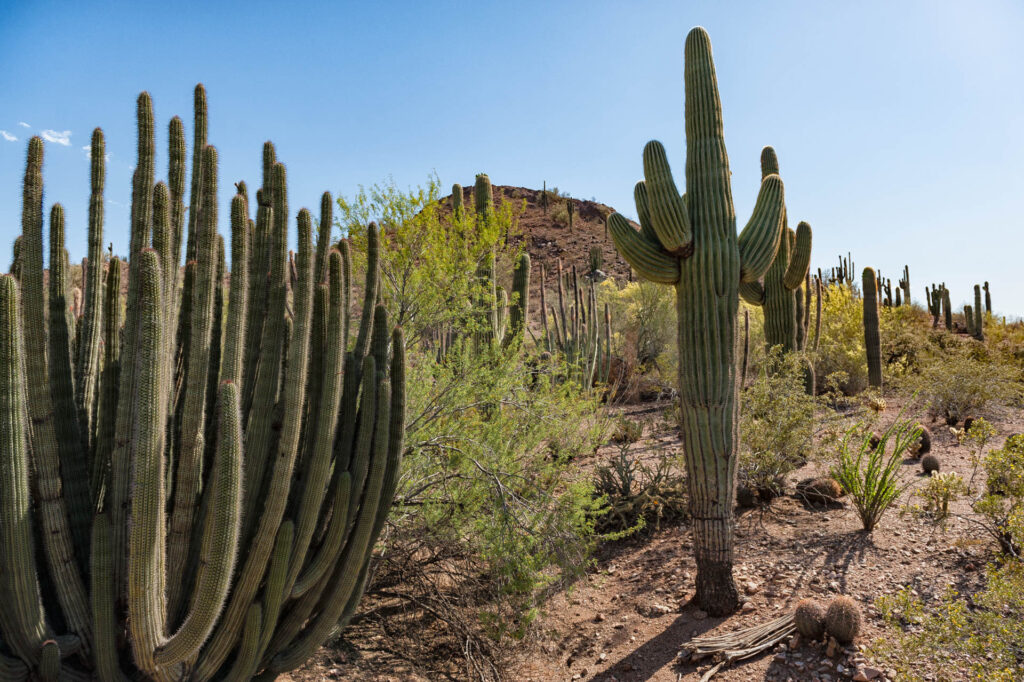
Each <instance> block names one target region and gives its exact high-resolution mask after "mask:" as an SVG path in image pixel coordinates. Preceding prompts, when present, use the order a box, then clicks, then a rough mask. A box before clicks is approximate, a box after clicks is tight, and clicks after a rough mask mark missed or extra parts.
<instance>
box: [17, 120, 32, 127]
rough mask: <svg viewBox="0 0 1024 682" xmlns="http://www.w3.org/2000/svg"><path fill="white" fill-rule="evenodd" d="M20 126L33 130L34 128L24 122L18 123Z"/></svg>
mask: <svg viewBox="0 0 1024 682" xmlns="http://www.w3.org/2000/svg"><path fill="white" fill-rule="evenodd" d="M18 125H20V126H21V127H22V128H31V127H32V126H30V125H29V124H27V123H25V122H24V121H18Z"/></svg>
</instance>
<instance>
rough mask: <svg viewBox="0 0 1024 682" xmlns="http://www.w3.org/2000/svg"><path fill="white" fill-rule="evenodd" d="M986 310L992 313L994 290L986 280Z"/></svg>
mask: <svg viewBox="0 0 1024 682" xmlns="http://www.w3.org/2000/svg"><path fill="white" fill-rule="evenodd" d="M983 288H984V289H985V312H986V313H988V314H990V315H991V314H992V292H990V291H989V290H988V282H985V286H984V287H983Z"/></svg>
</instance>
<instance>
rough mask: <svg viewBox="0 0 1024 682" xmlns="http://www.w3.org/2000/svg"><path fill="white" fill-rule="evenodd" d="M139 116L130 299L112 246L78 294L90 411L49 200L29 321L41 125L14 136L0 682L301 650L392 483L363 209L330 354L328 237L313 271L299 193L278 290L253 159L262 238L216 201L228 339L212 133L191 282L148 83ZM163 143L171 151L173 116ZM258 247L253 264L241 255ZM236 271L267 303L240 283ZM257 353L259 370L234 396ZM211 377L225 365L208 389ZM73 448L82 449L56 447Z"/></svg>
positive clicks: (177, 673) (383, 363)
mask: <svg viewBox="0 0 1024 682" xmlns="http://www.w3.org/2000/svg"><path fill="white" fill-rule="evenodd" d="M200 90H201V88H197V102H198V101H199V100H200V96H199V95H200V94H201V93H200ZM201 99H202V101H203V103H204V104H203V108H202V115H203V116H204V117H205V95H203V96H202V97H201ZM198 113H199V107H197V114H198ZM137 115H138V129H139V135H138V162H137V164H136V171H135V174H134V178H133V191H132V208H131V217H132V220H131V239H130V247H129V260H128V304H127V305H123V303H122V301H121V300H120V279H121V274H122V273H121V262H120V261H119V260H118V259H116V258H113V259H111V261H110V266H109V268H108V272H107V280H106V286H105V287H103V286H101V285H99V284H97V283H96V282H95V281H91V282H89V284H88V288H87V290H88V291H89V293H92V294H95V293H96V292H97V291H101V292H102V296H101V297H99V298H98V299H97V297H95V296H93V295H89V294H88V293H87V295H86V301H85V307H86V309H85V312H84V314H83V316H84V319H92V320H94V321H98V323H99V325H100V330H102V336H103V347H104V353H103V359H102V362H96V363H94V364H93V367H92V369H91V370H88V371H91V372H92V373H93V376H92V377H91V381H92V385H93V389H94V391H95V393H96V395H97V396H98V398H97V400H98V402H97V406H96V408H95V411H94V412H93V415H92V417H91V425H90V418H89V417H88V416H86V417H83V416H82V410H81V409H80V406H79V405H78V404H76V399H77V396H78V395H79V394H80V391H77V390H76V389H77V386H75V385H74V383H75V382H77V381H79V376H80V375H76V374H74V373H72V371H71V367H72V365H71V360H70V352H69V351H68V346H67V343H66V340H67V333H68V328H69V323H68V321H67V319H66V306H65V307H62V308H61V309H60V310H58V309H57V308H58V305H61V306H62V305H63V303H62V301H61V300H60V299H62V298H63V294H62V291H64V290H65V286H66V284H65V282H64V280H65V276H64V275H65V271H66V263H65V259H64V236H63V212H62V210H61V209H60V207H59V205H57V206H55V207H54V209H53V211H52V213H51V221H52V222H51V232H50V241H51V243H50V253H51V261H50V293H51V296H50V304H51V306H52V308H51V310H50V316H49V319H50V324H49V325H48V327H44V325H43V324H42V321H43V319H44V310H43V301H44V300H45V299H44V297H43V295H42V288H43V260H42V254H43V243H42V235H43V230H42V220H43V214H42V207H43V205H42V198H43V181H42V177H43V176H42V162H43V144H42V140H41V139H39V138H33V139H32V140H31V141H30V142H29V154H28V163H27V164H26V171H25V183H24V193H23V197H24V203H23V207H22V236H21V243H22V245H23V248H22V249H21V251H22V253H21V254H20V255H21V258H22V263H21V266H22V267H21V272H22V282H21V283H20V286H19V283H18V282H17V281H16V280H15V279H14V278H13V277H11V276H2V277H0V593H2V594H3V595H4V599H5V600H8V601H6V602H5V605H4V607H3V608H0V634H2V635H3V640H4V642H5V643H6V645H7V647H8V648H9V649H10V652H11V653H12V654H13V655H14V657H15V658H11V656H10V655H8V654H7V649H5V650H4V654H3V655H2V656H0V678H2V679H4V680H22V679H37V678H38V679H42V680H50V679H53V680H56V679H58V678H59V679H70V680H80V679H81V680H84V679H93V678H98V679H100V680H123V679H142V678H145V679H153V680H160V681H177V680H186V679H187V680H210V679H215V678H216V679H237V680H247V679H251V678H252V677H254V676H256V675H257V674H260V673H261V671H262V672H263V674H265V675H267V676H273V675H274V674H275V673H277V672H280V671H285V670H289V669H292V668H295V667H297V666H299V665H301V664H302V662H303V661H305V660H306V659H307V658H308V657H309V656H310V655H311V654H312V653H313V651H314V650H315V649H316V648H317V647H318V646H319V645H320V644H321V643H322V642H323V641H324V640H325V639H327V637H328V636H329V635H330V634H331V633H332V632H333V631H335V630H336V629H337V628H339V627H344V625H345V624H346V623H347V622H348V620H349V619H350V618H351V616H352V614H353V612H354V610H355V607H356V604H357V603H358V600H359V597H360V595H361V593H362V590H363V588H364V585H365V582H366V579H367V570H368V562H369V557H370V554H371V550H372V547H373V545H374V543H375V540H376V538H377V536H378V534H379V533H380V531H381V529H382V527H383V524H384V521H385V518H386V515H387V512H388V509H389V507H390V503H391V500H392V498H393V495H394V490H395V486H396V485H397V481H398V467H399V464H400V456H401V452H402V449H403V434H404V413H405V406H404V396H405V391H404V350H403V342H402V336H401V332H400V331H399V330H397V329H396V330H395V331H394V332H393V333H389V329H388V322H387V319H386V315H385V312H384V310H383V307H382V306H379V305H375V300H376V291H377V282H378V278H379V274H378V267H377V262H378V248H379V246H378V238H377V233H376V228H375V227H372V226H371V228H370V230H369V234H368V248H367V251H368V253H367V265H366V272H367V278H366V281H365V285H364V286H365V289H364V290H365V293H366V299H365V301H364V304H363V308H362V315H361V318H360V323H359V331H358V336H357V339H356V341H355V343H354V345H353V346H352V350H350V351H348V352H347V353H346V348H347V347H348V345H349V344H348V343H347V334H346V332H345V330H346V329H347V327H348V325H347V319H348V317H349V314H350V313H349V310H350V306H349V301H348V296H347V293H346V292H347V289H346V287H344V286H343V281H346V280H347V274H346V273H345V272H343V270H344V268H345V265H344V261H343V257H342V254H341V253H339V252H338V251H337V250H331V251H330V253H329V254H328V255H327V262H328V265H327V268H326V273H327V279H326V283H322V284H318V283H317V282H316V281H315V280H316V275H315V271H314V266H315V260H314V253H313V244H312V233H311V232H312V219H311V217H310V214H309V212H308V211H306V210H302V211H300V212H299V214H298V240H297V241H298V251H297V256H296V274H297V276H296V280H295V282H294V283H293V284H292V286H291V291H290V292H289V282H288V277H289V275H288V271H287V243H288V239H287V231H288V215H289V214H288V205H287V185H286V177H285V169H284V166H283V165H282V164H280V163H276V162H273V163H271V164H269V166H268V169H267V170H268V176H267V177H265V178H264V188H265V189H266V190H267V194H272V195H273V196H272V198H271V197H269V196H268V197H266V198H265V200H266V202H267V203H265V204H263V205H261V211H263V212H264V214H265V215H264V220H263V221H262V223H261V225H260V229H266V232H265V233H264V234H262V235H259V239H253V240H252V241H250V239H249V237H250V236H254V237H255V236H257V235H254V234H253V235H251V231H253V230H254V228H255V226H254V225H253V224H252V223H251V222H250V221H249V220H248V218H247V211H246V208H247V199H246V195H245V190H244V185H240V187H239V194H238V195H236V196H235V198H234V200H233V201H232V220H231V233H232V240H231V246H232V262H233V265H234V267H233V268H232V273H231V288H230V292H229V294H228V297H227V318H226V319H227V324H226V326H227V327H228V328H229V329H230V331H231V333H229V334H227V333H226V334H223V338H222V337H221V336H220V335H219V332H218V331H217V329H218V327H217V324H216V314H215V312H214V308H215V306H216V300H217V297H218V295H223V289H222V282H221V281H220V280H219V278H218V273H217V268H218V265H217V263H218V260H219V259H220V255H219V254H218V249H217V184H218V182H217V152H216V150H215V149H214V148H213V147H212V146H208V145H205V146H204V147H203V148H202V149H201V150H200V153H201V159H200V162H199V181H198V183H196V184H194V186H193V189H194V192H195V195H194V196H193V197H192V198H191V203H192V205H193V206H195V207H197V212H196V214H194V215H195V218H194V219H190V221H189V232H188V234H187V243H188V247H187V250H188V255H189V259H188V264H187V266H186V280H187V281H188V287H187V291H188V292H189V293H188V295H189V296H190V297H191V298H190V299H186V298H185V295H186V293H185V291H186V290H185V289H179V288H178V287H177V286H171V284H172V283H174V282H175V280H176V277H172V276H170V275H169V274H168V272H166V271H177V270H178V263H177V260H176V258H177V255H176V254H179V253H180V251H178V249H179V247H180V242H181V240H182V238H184V237H186V235H185V234H183V231H178V230H176V229H175V226H176V224H177V225H183V222H182V223H176V222H175V220H176V219H177V218H183V217H184V212H183V210H178V209H176V208H175V204H176V202H178V201H180V199H181V198H180V195H179V189H180V188H181V187H182V186H183V183H181V182H180V181H181V178H183V177H184V176H183V173H180V174H179V173H178V171H179V170H181V168H177V169H176V168H175V166H176V165H183V163H184V159H183V155H182V156H181V157H178V156H177V155H176V154H175V153H174V151H173V149H172V154H171V156H172V168H171V170H172V173H171V175H172V177H171V179H170V180H171V181H170V186H168V185H167V184H164V183H162V182H159V183H155V182H154V180H155V178H154V165H153V157H154V144H153V137H154V131H153V113H152V104H151V102H150V98H149V95H147V94H145V93H143V94H142V95H141V96H140V97H139V100H138V110H137ZM197 129H198V128H197ZM171 144H172V146H173V145H177V144H180V146H181V148H182V149H183V148H184V145H183V137H179V136H177V135H175V134H174V125H173V123H172V135H171ZM95 156H96V150H95V148H94V159H95ZM99 156H100V157H101V158H102V154H99ZM97 167H98V166H97V164H96V163H94V164H93V188H94V194H96V192H95V190H96V189H97V184H99V186H102V183H101V182H100V183H97V177H96V171H97ZM180 208H181V207H180V206H179V209H180ZM94 217H97V218H98V216H94ZM101 232H102V226H101V221H99V220H90V236H89V238H90V246H92V245H93V243H95V244H99V243H102V242H101V239H102V236H101ZM260 240H262V242H261V241H260ZM254 243H259V244H261V247H262V248H264V249H265V253H266V257H265V261H259V260H256V261H254V260H252V259H250V257H249V254H248V251H249V247H250V244H254ZM92 260H93V261H94V262H95V263H101V262H102V259H101V258H99V257H96V258H94V259H92ZM253 262H255V263H256V264H257V268H256V269H255V270H254V271H253V277H254V278H255V279H262V280H264V282H263V285H262V286H260V287H255V288H254V287H251V286H250V282H249V281H247V279H248V278H249V268H248V267H247V266H248V264H249V263H253ZM264 264H265V265H266V266H268V268H269V269H263V265H264ZM19 289H20V291H19ZM314 290H317V291H325V292H326V294H327V295H326V299H325V298H324V297H323V296H318V298H319V299H321V300H323V301H324V305H325V306H326V313H327V316H326V317H327V321H326V333H324V334H322V335H320V336H314V335H313V334H312V333H311V327H312V326H315V324H314V323H313V319H312V314H311V309H312V308H313V307H314V305H313V299H314ZM251 291H257V292H259V294H258V295H261V296H263V297H264V300H257V301H251V300H248V294H249V292H251ZM252 304H255V306H256V307H257V309H258V310H261V311H263V314H264V316H265V318H266V320H265V324H264V325H263V326H262V328H261V330H260V337H261V338H260V339H259V341H258V342H257V343H255V344H250V343H248V339H247V336H248V335H249V334H251V333H253V328H252V327H251V326H250V325H248V324H246V323H245V322H244V321H245V320H246V319H250V318H249V316H248V311H247V307H248V305H252ZM96 305H101V308H102V309H101V310H100V311H99V312H97V311H96V310H94V309H93V308H94V307H95V306H96ZM122 310H124V312H125V319H124V325H123V327H122V325H121V318H120V316H121V311H122ZM172 311H180V314H178V317H177V319H178V320H179V321H180V322H181V325H176V323H175V319H176V318H175V314H177V313H172ZM83 324H84V323H83ZM182 327H184V332H185V333H179V329H180V328H182ZM289 329H290V330H291V331H290V334H289V332H288V330H289ZM83 338H84V337H83ZM186 342H187V344H188V346H187V349H183V348H182V344H183V343H186ZM82 343H84V341H83V342H82ZM222 346H223V354H222V355H219V354H218V353H217V352H215V351H214V348H217V349H219V348H221V347H222ZM389 348H390V350H389ZM250 350H252V352H254V353H255V354H256V356H257V357H256V358H255V361H254V363H255V367H256V370H255V374H254V375H253V378H252V381H253V382H254V384H255V386H254V388H253V389H252V404H251V405H250V406H248V407H245V406H244V405H243V400H242V395H243V393H244V382H245V381H246V378H245V368H246V366H247V360H248V358H247V357H246V355H247V354H248V353H249V352H250ZM311 355H312V356H315V355H320V356H322V358H323V371H322V377H321V378H322V380H321V381H320V382H318V383H316V384H313V383H312V382H309V381H307V375H308V372H307V369H308V367H309V358H310V356H311ZM174 363H180V364H182V365H183V366H181V367H179V368H177V369H176V368H175V367H174V366H173V364H174ZM176 374H178V375H179V376H180V377H181V378H182V381H181V383H180V384H178V382H177V380H176V379H175V375H176ZM213 377H219V378H220V379H222V380H223V381H221V382H220V384H219V386H218V387H217V390H216V395H215V396H213V397H211V395H210V391H209V385H210V381H211V380H212V379H213ZM313 385H315V386H316V388H315V389H312V388H311V386H313ZM172 386H175V390H172V388H171V387H172ZM26 416H28V417H29V419H26ZM304 416H305V419H304ZM304 421H305V423H303V422H304ZM211 422H212V423H213V424H214V425H215V428H214V429H213V431H212V432H211V431H209V430H208V428H207V427H208V425H209V424H210V423H211ZM30 427H31V428H30ZM79 432H85V433H86V434H87V437H85V436H79V435H78V433H79ZM210 440H212V444H211V443H210V442H209V441H210ZM204 441H206V442H204ZM75 451H77V454H76V456H77V457H78V460H71V459H65V457H66V454H67V453H69V452H75ZM300 453H301V456H300ZM243 461H244V463H245V466H244V468H243ZM29 472H31V473H32V478H31V479H30V478H29ZM40 542H41V544H42V547H41V548H40V549H39V551H38V552H37V549H36V547H35V545H36V543H40ZM242 548H244V551H241V550H242ZM37 557H41V558H43V559H45V562H44V563H43V562H41V563H39V564H37ZM8 605H10V606H11V608H8Z"/></svg>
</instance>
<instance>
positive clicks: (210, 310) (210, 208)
mask: <svg viewBox="0 0 1024 682" xmlns="http://www.w3.org/2000/svg"><path fill="white" fill-rule="evenodd" d="M202 176H203V178H202V190H201V193H202V197H203V204H202V219H201V220H200V221H199V225H198V227H197V230H196V235H195V242H194V245H193V246H194V253H195V255H196V256H197V261H196V270H195V279H194V281H193V285H192V295H193V298H192V303H191V309H190V311H189V312H190V318H191V319H190V320H189V321H188V325H189V329H190V331H189V333H188V337H189V353H188V355H187V356H186V360H187V363H188V364H187V366H186V368H185V375H184V377H185V380H184V384H183V387H182V398H181V403H180V405H179V409H178V415H177V419H176V421H177V427H178V434H177V438H176V447H175V450H174V452H175V460H176V462H175V468H176V470H177V471H176V474H177V476H176V478H175V480H174V503H173V511H172V514H171V521H170V534H169V537H168V547H167V568H168V582H167V589H168V591H167V600H168V606H169V609H170V610H169V613H170V614H171V615H172V617H173V615H174V614H176V613H178V612H179V609H180V608H181V606H182V592H181V590H182V584H183V581H184V577H185V574H186V568H185V567H186V565H187V561H188V550H189V543H190V540H191V538H192V525H193V523H194V519H195V510H196V506H197V504H198V502H199V492H200V489H201V485H202V465H203V455H204V450H205V443H206V440H205V438H206V434H205V428H206V422H205V420H206V409H205V406H206V399H207V391H208V388H207V381H208V376H209V372H210V358H211V351H212V347H213V345H214V342H216V344H217V345H218V351H219V344H220V340H219V339H216V340H214V339H213V328H214V320H215V317H216V315H215V310H214V306H215V300H216V294H215V289H216V286H217V285H216V274H217V256H218V254H217V237H218V235H217V150H216V149H215V148H214V147H212V146H207V147H206V149H204V150H203V171H202Z"/></svg>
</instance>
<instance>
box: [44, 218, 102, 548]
mask: <svg viewBox="0 0 1024 682" xmlns="http://www.w3.org/2000/svg"><path fill="white" fill-rule="evenodd" d="M64 253H65V252H64V207H63V206H61V205H60V204H54V205H53V208H52V210H51V211H50V282H49V289H50V292H49V293H50V295H49V308H50V315H49V319H48V322H49V326H50V329H49V334H48V335H47V340H48V342H49V343H48V349H47V352H48V357H47V360H48V362H49V378H50V396H51V398H52V400H53V416H54V430H55V434H56V437H57V451H58V452H59V453H60V467H61V474H62V478H63V481H64V499H65V500H66V502H67V507H68V515H69V521H70V522H71V534H72V538H73V540H74V543H75V551H76V553H77V556H79V557H85V556H87V555H88V551H89V530H90V526H91V525H92V509H91V507H90V498H89V473H88V472H89V467H88V462H87V461H86V457H85V451H84V450H83V449H82V434H81V431H80V430H79V425H78V408H77V406H76V405H75V387H74V379H73V377H72V372H73V370H72V360H71V336H72V330H71V325H72V322H71V320H72V318H71V309H70V301H68V297H67V292H68V272H67V264H66V262H65V258H64Z"/></svg>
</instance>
